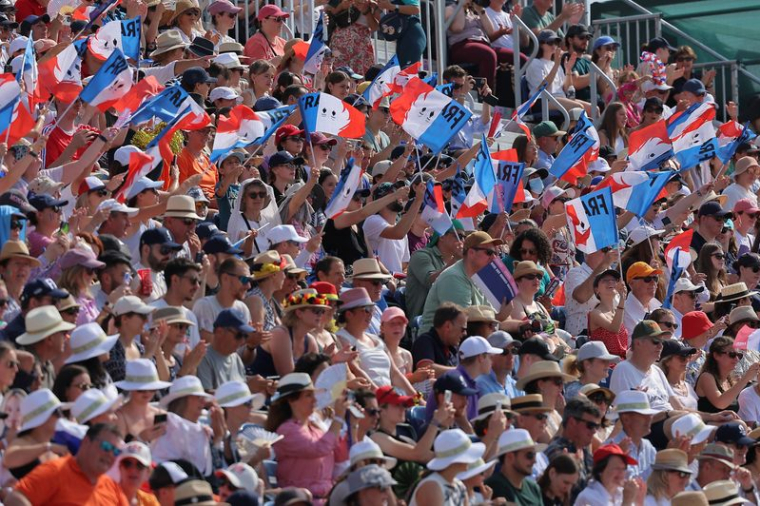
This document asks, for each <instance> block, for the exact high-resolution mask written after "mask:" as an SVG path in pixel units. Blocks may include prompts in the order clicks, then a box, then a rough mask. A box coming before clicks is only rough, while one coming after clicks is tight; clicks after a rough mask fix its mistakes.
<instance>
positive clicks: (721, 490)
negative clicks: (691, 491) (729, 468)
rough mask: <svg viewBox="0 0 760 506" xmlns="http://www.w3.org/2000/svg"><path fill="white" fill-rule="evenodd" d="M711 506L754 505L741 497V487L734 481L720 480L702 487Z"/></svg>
mask: <svg viewBox="0 0 760 506" xmlns="http://www.w3.org/2000/svg"><path fill="white" fill-rule="evenodd" d="M702 492H704V494H705V497H707V503H708V504H709V505H710V506H733V505H734V504H752V502H751V501H748V500H747V499H745V498H743V497H741V496H739V487H738V485H737V484H736V482H734V481H733V480H718V481H714V482H712V483H708V484H707V485H705V486H704V487H702Z"/></svg>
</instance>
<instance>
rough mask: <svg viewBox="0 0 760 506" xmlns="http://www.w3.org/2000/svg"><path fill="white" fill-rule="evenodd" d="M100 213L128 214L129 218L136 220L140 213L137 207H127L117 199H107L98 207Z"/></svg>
mask: <svg viewBox="0 0 760 506" xmlns="http://www.w3.org/2000/svg"><path fill="white" fill-rule="evenodd" d="M98 211H111V212H118V213H127V216H129V217H130V218H134V217H135V216H137V213H139V212H140V210H139V209H137V208H136V207H127V206H126V205H124V204H122V203H121V202H119V201H118V200H116V199H106V200H104V201H103V202H101V203H100V205H99V206H98Z"/></svg>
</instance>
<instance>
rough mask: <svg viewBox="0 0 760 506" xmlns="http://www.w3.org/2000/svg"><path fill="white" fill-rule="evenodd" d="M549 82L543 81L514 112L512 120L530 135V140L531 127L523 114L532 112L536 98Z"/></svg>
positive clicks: (529, 138) (529, 137)
mask: <svg viewBox="0 0 760 506" xmlns="http://www.w3.org/2000/svg"><path fill="white" fill-rule="evenodd" d="M547 84H548V83H547V82H546V81H544V82H542V83H541V86H539V87H538V89H537V90H536V92H535V93H534V94H533V95H531V96H530V98H529V99H528V100H527V101H525V102H523V103H522V105H520V107H518V108H517V109H515V112H513V113H512V121H514V122H515V123H517V126H519V127H520V129H521V130H522V131H523V132H525V135H527V136H528V140H531V139H532V138H531V136H530V128H528V125H526V124H525V122H524V121H523V116H525V115H526V114H528V113H529V112H530V110H531V109H532V108H533V106H534V105H535V103H536V100H538V97H539V95H541V92H542V91H544V90H545V89H546V86H547ZM505 126H506V125H505Z"/></svg>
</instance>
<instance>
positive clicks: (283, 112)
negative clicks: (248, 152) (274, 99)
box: [249, 105, 296, 146]
mask: <svg viewBox="0 0 760 506" xmlns="http://www.w3.org/2000/svg"><path fill="white" fill-rule="evenodd" d="M295 109H296V106H294V105H289V106H286V107H278V108H277V109H273V110H271V111H267V113H273V114H272V115H271V116H268V117H267V118H266V119H265V118H264V117H263V115H264V114H266V113H261V112H258V113H256V114H257V115H258V116H259V118H260V119H261V121H262V122H263V123H264V125H265V126H266V130H265V131H264V135H262V136H261V137H259V138H258V139H256V140H254V141H253V142H252V143H251V144H249V145H254V144H255V145H257V146H261V145H263V144H264V143H266V141H268V140H269V138H270V137H271V136H272V135H274V134H275V132H277V129H278V128H280V126H282V124H283V123H285V120H287V119H288V118H289V117H290V115H291V114H292V113H293V111H295Z"/></svg>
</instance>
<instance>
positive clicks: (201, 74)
mask: <svg viewBox="0 0 760 506" xmlns="http://www.w3.org/2000/svg"><path fill="white" fill-rule="evenodd" d="M201 83H208V84H215V83H216V77H211V76H210V75H208V72H206V70H205V69H203V68H201V67H191V68H189V69H187V70H186V71H184V72H183V73H182V86H183V87H184V88H185V89H190V90H192V89H193V88H194V87H195V85H196V84H201Z"/></svg>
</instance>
